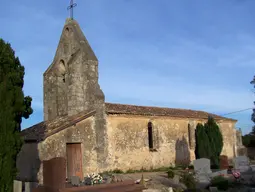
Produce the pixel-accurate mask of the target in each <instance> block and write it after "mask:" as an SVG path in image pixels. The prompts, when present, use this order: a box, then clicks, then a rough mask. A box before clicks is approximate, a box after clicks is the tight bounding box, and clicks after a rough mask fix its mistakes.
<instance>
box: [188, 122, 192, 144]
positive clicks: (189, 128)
mask: <svg viewBox="0 0 255 192" xmlns="http://www.w3.org/2000/svg"><path fill="white" fill-rule="evenodd" d="M191 137H192V135H191V126H190V124H188V138H189V146H191V145H192V141H191Z"/></svg>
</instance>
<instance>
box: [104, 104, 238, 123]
mask: <svg viewBox="0 0 255 192" xmlns="http://www.w3.org/2000/svg"><path fill="white" fill-rule="evenodd" d="M105 107H106V112H107V113H108V114H130V115H146V116H168V117H181V118H196V119H207V118H208V116H211V117H213V118H215V119H222V120H230V121H236V120H234V119H230V118H226V117H222V116H219V115H215V114H212V113H207V112H204V111H197V110H191V109H174V108H163V107H149V106H137V105H124V104H115V103H105Z"/></svg>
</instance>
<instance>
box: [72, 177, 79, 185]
mask: <svg viewBox="0 0 255 192" xmlns="http://www.w3.org/2000/svg"><path fill="white" fill-rule="evenodd" d="M71 184H72V185H73V186H79V185H80V177H78V176H71Z"/></svg>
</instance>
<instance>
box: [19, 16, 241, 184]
mask: <svg viewBox="0 0 255 192" xmlns="http://www.w3.org/2000/svg"><path fill="white" fill-rule="evenodd" d="M43 86H44V121H43V122H41V123H38V124H36V125H34V126H32V127H30V128H27V129H25V130H23V131H22V136H23V137H24V141H25V143H24V145H23V147H22V150H21V152H20V153H19V155H18V160H17V167H18V170H19V174H18V178H19V179H20V180H24V181H39V182H40V183H42V182H43V176H42V170H43V166H42V162H43V161H44V160H49V159H52V158H55V157H64V158H65V159H66V161H67V177H70V176H73V175H77V176H79V177H81V178H83V177H84V176H86V175H87V174H88V173H92V172H102V171H107V170H114V169H120V170H124V171H125V170H129V169H132V170H138V169H141V168H143V169H151V168H158V167H162V166H170V165H171V164H172V165H174V164H178V163H180V164H181V163H187V162H190V161H192V160H194V159H195V155H194V150H195V128H196V125H197V123H204V122H206V121H207V118H208V115H210V116H212V117H214V119H215V120H216V121H217V123H218V125H219V126H220V129H221V131H222V134H223V138H224V146H223V151H222V154H224V155H227V156H228V157H229V158H233V157H234V156H235V155H236V140H237V139H236V129H235V124H236V120H233V119H229V118H225V117H221V116H217V115H214V114H209V113H207V112H203V111H194V110H188V109H187V110H186V109H172V108H160V107H146V106H135V105H124V104H113V103H106V102H105V96H104V93H103V91H102V90H101V88H100V86H99V83H98V60H97V57H96V56H95V54H94V52H93V50H92V49H91V47H90V45H89V43H88V41H87V39H86V38H85V36H84V35H83V32H82V30H81V29H80V27H79V24H78V23H77V22H76V21H75V20H71V19H67V20H66V23H65V25H64V28H63V31H62V35H61V37H60V41H59V45H58V48H57V51H56V54H55V57H54V59H53V62H52V64H51V65H50V66H49V68H48V69H47V70H46V71H45V73H44V85H43Z"/></svg>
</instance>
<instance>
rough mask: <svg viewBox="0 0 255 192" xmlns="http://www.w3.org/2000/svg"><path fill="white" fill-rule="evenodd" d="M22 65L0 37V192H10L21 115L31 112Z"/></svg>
mask: <svg viewBox="0 0 255 192" xmlns="http://www.w3.org/2000/svg"><path fill="white" fill-rule="evenodd" d="M24 74H25V72H24V67H23V66H22V65H21V64H20V61H19V59H18V58H17V57H15V53H14V51H13V50H12V48H11V45H10V44H9V43H6V42H5V41H4V40H2V39H1V38H0V192H12V191H13V180H14V179H15V177H16V174H17V169H16V158H17V154H18V153H19V151H20V149H21V146H22V139H21V137H20V131H21V122H22V117H24V118H28V117H29V115H30V114H32V112H33V110H32V108H31V102H32V98H31V97H29V96H28V97H24V94H23V90H22V89H23V84H24V81H23V78H24Z"/></svg>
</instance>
